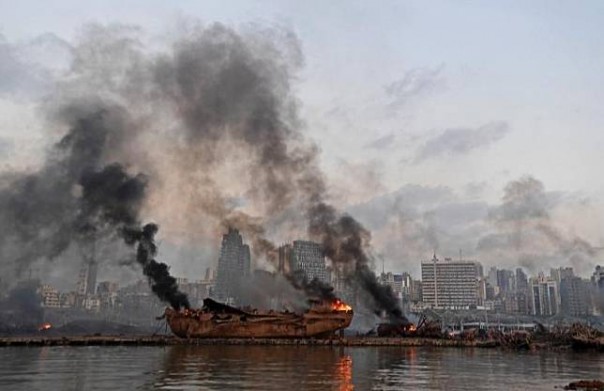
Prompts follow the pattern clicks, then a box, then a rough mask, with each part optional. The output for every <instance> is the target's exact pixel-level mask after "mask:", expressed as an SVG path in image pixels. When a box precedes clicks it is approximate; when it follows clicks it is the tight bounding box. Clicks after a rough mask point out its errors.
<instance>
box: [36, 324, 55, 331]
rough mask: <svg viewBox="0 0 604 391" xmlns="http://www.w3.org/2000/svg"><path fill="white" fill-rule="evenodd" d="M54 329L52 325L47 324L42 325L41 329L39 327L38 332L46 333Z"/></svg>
mask: <svg viewBox="0 0 604 391" xmlns="http://www.w3.org/2000/svg"><path fill="white" fill-rule="evenodd" d="M51 328H52V324H50V323H48V322H45V323H42V324H41V325H40V326H39V327H38V331H45V330H49V329H51Z"/></svg>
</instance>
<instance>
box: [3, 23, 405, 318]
mask: <svg viewBox="0 0 604 391" xmlns="http://www.w3.org/2000/svg"><path fill="white" fill-rule="evenodd" d="M84 31H85V33H86V34H87V35H85V36H84V37H83V38H82V39H81V42H80V43H79V45H75V47H74V64H73V66H72V69H71V71H72V74H71V75H69V77H68V78H67V79H66V80H65V81H63V83H62V84H61V86H62V90H61V91H62V93H63V95H61V96H60V98H61V99H60V100H61V101H65V102H67V103H66V107H67V108H68V109H66V110H62V111H61V112H62V117H60V120H61V121H62V122H63V123H68V124H70V125H71V128H70V129H71V130H70V131H69V133H68V135H67V136H66V137H65V138H64V140H63V141H61V142H60V143H59V144H58V145H57V146H56V147H55V148H54V150H53V154H52V157H51V159H49V162H48V163H47V164H46V165H45V166H44V168H43V169H42V171H41V172H40V173H38V174H36V175H34V177H33V178H29V179H26V178H23V179H20V180H17V181H13V183H10V184H9V185H8V187H7V189H8V191H7V192H6V193H7V194H4V193H3V194H0V208H1V209H2V213H8V214H10V213H13V212H10V211H7V210H9V209H10V207H11V203H13V204H17V205H15V207H14V208H13V210H17V209H19V208H20V209H21V210H23V213H21V212H20V213H13V215H12V216H8V217H10V219H9V220H11V221H17V223H16V224H17V225H19V227H18V228H19V229H18V230H17V231H16V232H18V234H17V236H18V239H19V240H18V241H17V242H18V243H19V244H23V243H34V245H33V246H32V250H31V253H28V252H27V251H25V252H24V251H23V250H19V251H16V253H18V254H19V255H20V256H22V257H25V258H27V260H25V261H21V260H20V261H18V263H19V264H23V265H25V264H28V263H30V262H32V260H34V259H37V258H40V257H50V256H53V255H57V254H60V253H62V252H63V251H64V250H65V249H66V248H67V247H68V246H69V245H70V244H71V243H73V242H74V238H76V237H78V235H80V232H86V235H85V236H86V237H90V232H93V233H94V235H95V236H98V235H103V234H105V233H106V232H111V233H115V232H116V231H123V229H124V228H132V227H135V230H134V231H136V227H138V226H139V225H138V221H139V214H140V213H139V212H140V208H141V206H142V204H143V203H145V205H146V206H149V207H152V208H155V209H153V212H155V213H159V214H160V215H162V217H163V218H166V220H168V221H169V223H168V224H169V226H170V228H171V229H172V230H174V229H176V230H178V231H179V232H195V231H201V230H203V229H204V227H206V226H214V227H220V226H222V227H224V226H232V227H234V228H237V229H239V230H240V231H241V232H242V233H243V234H244V235H246V237H248V238H251V240H252V246H253V248H254V251H255V252H256V254H257V255H259V254H262V255H267V256H268V254H269V253H270V252H274V251H275V249H276V247H275V246H274V245H273V243H272V241H271V240H269V239H268V236H269V235H268V234H267V232H272V233H278V232H280V231H282V230H285V229H288V230H289V232H295V233H296V234H297V235H300V234H303V230H307V232H308V234H309V235H310V236H311V239H314V240H319V241H320V242H321V243H322V245H323V246H324V248H325V251H326V254H327V256H328V257H329V258H330V259H331V260H332V262H333V263H334V264H336V265H338V269H339V270H342V272H343V273H345V277H346V278H347V280H348V281H349V282H350V283H352V284H355V285H356V286H357V287H358V288H360V289H361V290H363V291H365V292H366V293H367V294H368V297H369V298H370V303H368V304H370V305H371V308H373V309H374V310H375V311H376V312H380V313H381V312H385V313H387V314H388V315H389V316H390V317H392V318H401V311H400V309H399V307H398V306H397V304H396V302H397V300H396V298H395V297H394V295H393V294H392V292H391V291H389V290H388V289H386V288H382V287H381V286H380V285H379V284H378V283H377V279H376V277H375V275H374V273H373V272H372V271H371V268H370V267H371V259H370V257H369V256H368V253H367V249H368V248H369V246H370V235H369V232H367V231H366V230H365V229H364V228H363V227H362V226H361V225H360V224H359V223H358V222H356V221H355V220H354V219H352V218H351V217H350V216H346V215H342V214H340V213H339V212H337V211H336V209H335V208H333V207H332V206H330V205H329V202H328V200H329V194H328V191H327V188H328V186H327V185H326V183H325V181H324V177H323V174H322V172H321V170H320V169H319V161H318V155H319V148H318V147H317V146H316V145H315V144H313V143H312V142H309V141H308V140H307V139H306V138H305V137H304V134H303V132H302V129H303V121H302V120H301V119H300V118H299V115H298V101H297V98H296V97H295V95H294V93H293V91H292V86H291V81H292V80H294V79H295V77H296V71H297V70H298V69H299V68H300V66H301V65H302V63H303V59H302V55H301V49H300V45H299V42H298V41H297V39H296V37H295V35H294V34H292V33H291V32H289V31H284V30H279V29H254V28H249V29H247V30H245V31H243V32H237V31H235V30H233V29H231V28H228V27H225V26H223V25H220V24H214V25H211V26H209V27H207V28H206V27H202V28H196V29H193V30H191V31H188V32H186V33H184V34H183V36H181V37H179V38H178V39H177V40H176V41H175V42H174V44H173V45H172V46H171V47H170V48H168V49H167V50H161V49H160V51H159V52H151V51H145V49H144V47H143V45H142V43H141V42H139V41H137V40H136V38H135V37H133V36H132V34H133V31H135V30H134V29H128V28H124V27H120V28H116V27H108V28H104V27H102V26H92V27H89V28H87V29H85V30H84ZM83 96H84V97H93V98H92V99H90V100H91V101H93V102H120V104H119V105H117V104H114V105H109V104H99V103H96V104H91V105H88V106H86V107H85V108H84V109H82V108H80V106H81V104H80V102H82V101H83V98H82V97H83ZM129 163H134V165H135V166H139V167H144V171H145V173H146V174H147V175H148V177H144V176H141V175H136V176H131V175H130V174H129V173H128V171H127V170H126V169H124V167H125V166H127V167H130V164H129ZM233 171H234V172H233ZM147 184H148V186H146V185H147ZM359 185H360V186H362V184H359ZM175 189H176V190H175ZM15 192H16V193H15ZM29 192H33V196H32V198H29V200H31V201H28V198H27V197H25V195H26V194H27V193H29ZM4 198H6V201H3V199H4ZM233 199H243V200H245V202H243V203H242V204H243V205H244V206H243V207H242V206H240V205H239V204H238V203H237V202H235V203H234V202H233V201H232V200H233ZM23 217H24V218H23ZM200 221H204V222H207V224H200V223H199V222H200ZM162 224H164V223H162ZM175 224H180V225H179V226H177V227H174V225H175ZM116 229H117V230H116ZM216 230H217V229H216ZM13 231H14V230H13ZM140 235H141V236H140V238H139V239H138V240H140V241H139V250H140V251H143V253H141V254H142V255H145V254H146V256H147V257H150V258H148V259H150V260H152V258H153V254H154V252H153V251H150V249H151V248H154V247H152V246H151V247H150V245H149V243H151V244H152V236H153V235H151V237H150V238H149V237H147V236H145V235H143V234H142V233H141V234H140ZM135 236H136V235H135ZM143 238H144V240H143ZM10 240H12V239H10ZM10 240H9V241H10ZM15 247H18V248H21V247H19V246H18V245H17V246H15ZM6 248H10V246H9V247H6ZM142 255H141V256H142ZM12 259H15V257H14V256H13V257H12ZM149 262H150V261H149ZM141 264H143V267H144V268H146V266H145V265H147V264H148V263H147V262H141ZM340 266H341V267H340ZM166 272H167V268H166ZM148 275H152V276H156V274H155V273H154V272H151V271H149V273H148ZM157 277H158V279H159V280H161V281H164V280H162V278H163V277H161V276H157ZM155 283H156V284H157V281H155ZM309 284H311V285H312V281H311V282H310V283H309ZM157 286H160V287H165V288H166V289H168V290H170V289H169V287H170V286H172V285H171V283H170V282H169V281H168V283H167V284H164V283H161V284H157ZM162 289H163V288H162ZM319 291H320V292H321V289H319ZM161 292H165V291H163V290H162V291H161ZM161 294H162V295H164V297H165V298H166V299H167V300H171V299H170V298H169V296H166V295H165V293H161ZM178 303H180V304H178ZM173 305H176V306H179V305H181V306H185V304H184V303H183V302H181V301H179V300H176V301H175V302H174V304H173Z"/></svg>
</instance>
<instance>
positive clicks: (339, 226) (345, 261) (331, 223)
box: [309, 203, 409, 324]
mask: <svg viewBox="0 0 604 391" xmlns="http://www.w3.org/2000/svg"><path fill="white" fill-rule="evenodd" d="M309 214H310V222H309V232H310V234H311V235H312V236H314V237H318V238H320V240H321V243H322V245H323V249H324V251H325V254H326V256H327V257H328V258H329V259H331V260H332V262H333V263H334V264H335V265H336V268H337V267H338V265H340V266H342V267H343V268H344V270H348V273H347V274H348V275H347V278H348V280H349V281H350V282H351V283H352V284H353V285H354V286H358V287H359V288H361V289H362V290H363V291H364V292H365V293H367V294H368V295H369V298H370V300H371V302H370V303H368V304H369V308H372V309H374V312H375V314H376V315H378V316H381V315H382V314H383V313H384V314H386V315H387V316H388V318H389V319H390V321H391V322H393V323H403V324H406V323H409V321H408V320H407V318H406V317H405V316H404V315H403V311H402V310H401V308H400V305H399V302H398V299H397V298H396V296H395V295H394V292H392V289H391V288H390V287H389V286H384V285H382V284H380V283H379V281H378V280H377V277H376V275H375V273H374V272H373V271H372V270H371V268H370V263H371V260H370V258H369V256H368V254H367V251H366V249H367V248H368V246H369V241H370V239H371V234H370V232H369V231H367V230H366V229H365V228H363V226H362V225H361V224H360V223H359V222H358V221H356V220H355V219H354V218H352V217H351V216H348V215H339V214H338V213H337V211H336V210H335V209H334V208H333V207H332V206H330V205H327V204H325V203H319V204H317V205H315V206H313V207H312V208H311V209H310V211H309Z"/></svg>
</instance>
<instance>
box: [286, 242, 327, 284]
mask: <svg viewBox="0 0 604 391" xmlns="http://www.w3.org/2000/svg"><path fill="white" fill-rule="evenodd" d="M290 271H291V272H292V273H295V272H296V271H303V272H304V274H305V275H306V278H308V280H313V279H314V278H317V279H319V280H320V281H323V282H325V283H330V276H329V273H328V272H327V267H326V265H325V254H324V253H323V249H322V248H321V245H320V244H319V243H315V242H310V241H307V240H295V241H294V246H293V248H292V255H291V259H290Z"/></svg>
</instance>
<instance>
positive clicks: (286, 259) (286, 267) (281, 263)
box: [277, 244, 293, 274]
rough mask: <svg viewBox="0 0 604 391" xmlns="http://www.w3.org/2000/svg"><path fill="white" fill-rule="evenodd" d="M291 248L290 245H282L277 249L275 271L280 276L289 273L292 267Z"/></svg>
mask: <svg viewBox="0 0 604 391" xmlns="http://www.w3.org/2000/svg"><path fill="white" fill-rule="evenodd" d="M292 256H293V248H292V245H291V244H284V245H282V246H280V247H279V249H278V265H277V271H278V272H279V273H280V274H288V273H290V271H291V270H290V267H291V265H292Z"/></svg>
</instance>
